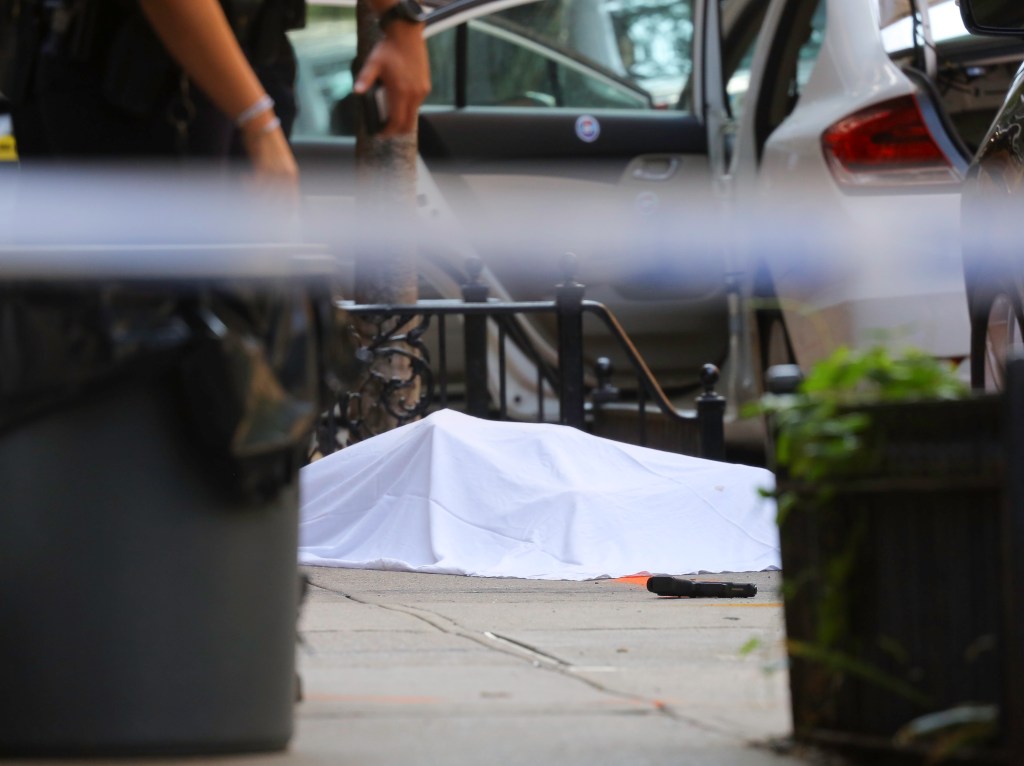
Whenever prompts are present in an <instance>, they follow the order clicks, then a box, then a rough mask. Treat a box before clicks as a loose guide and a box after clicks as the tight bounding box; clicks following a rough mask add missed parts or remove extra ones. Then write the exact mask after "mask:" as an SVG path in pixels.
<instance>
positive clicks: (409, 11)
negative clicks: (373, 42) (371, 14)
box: [378, 0, 427, 29]
mask: <svg viewBox="0 0 1024 766" xmlns="http://www.w3.org/2000/svg"><path fill="white" fill-rule="evenodd" d="M426 18H427V12H426V11H424V10H423V6H422V5H420V4H419V3H417V2H416V0H398V2H397V3H395V4H394V5H392V6H391V7H390V8H388V9H387V10H386V11H384V13H382V14H381V15H380V18H379V19H378V22H379V23H380V28H381V29H387V28H388V27H389V26H390V25H391V22H393V21H408V22H410V23H412V24H420V23H422V22H423V21H426Z"/></svg>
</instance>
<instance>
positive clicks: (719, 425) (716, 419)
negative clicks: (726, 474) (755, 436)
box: [697, 364, 725, 460]
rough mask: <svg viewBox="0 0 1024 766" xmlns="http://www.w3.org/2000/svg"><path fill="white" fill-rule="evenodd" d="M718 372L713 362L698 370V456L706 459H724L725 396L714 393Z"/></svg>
mask: <svg viewBox="0 0 1024 766" xmlns="http://www.w3.org/2000/svg"><path fill="white" fill-rule="evenodd" d="M719 377H720V373H719V371H718V368H717V367H715V365H713V364H705V365H704V367H703V369H701V372H700V382H701V385H702V386H704V393H703V394H701V395H700V396H698V397H697V425H698V427H699V428H700V456H701V457H703V458H707V459H708V460H724V459H725V397H724V396H719V395H718V394H716V393H715V384H716V383H717V382H718V379H719Z"/></svg>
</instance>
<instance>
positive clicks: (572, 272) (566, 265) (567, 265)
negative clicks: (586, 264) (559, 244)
mask: <svg viewBox="0 0 1024 766" xmlns="http://www.w3.org/2000/svg"><path fill="white" fill-rule="evenodd" d="M579 265H580V259H579V257H578V256H577V255H576V253H574V252H572V251H571V250H569V251H567V252H566V253H565V254H564V255H563V256H562V263H561V266H562V279H563V280H564V281H563V282H562V285H561V286H562V287H568V286H576V285H578V284H579V283H578V282H577V281H576V273H577V271H578V270H579Z"/></svg>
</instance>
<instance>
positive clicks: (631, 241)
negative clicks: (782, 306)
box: [294, 0, 729, 401]
mask: <svg viewBox="0 0 1024 766" xmlns="http://www.w3.org/2000/svg"><path fill="white" fill-rule="evenodd" d="M717 10H718V6H717V2H712V3H710V5H709V4H708V2H707V0H664V1H663V2H660V1H659V0H454V2H451V3H447V4H445V5H443V6H441V7H440V8H438V9H437V10H435V11H433V12H432V13H431V14H430V17H429V20H428V26H427V35H428V47H429V52H430V61H431V77H432V85H433V90H432V93H431V95H430V96H429V98H428V101H427V103H426V104H425V105H424V107H423V109H422V110H421V115H420V131H419V150H420V155H421V157H422V160H423V164H422V166H421V178H420V182H419V187H420V205H421V207H422V208H423V211H424V214H425V215H428V216H433V215H437V214H438V213H439V211H443V212H444V214H445V215H451V216H452V217H453V218H454V220H456V221H458V222H459V224H460V225H461V226H462V228H463V229H464V231H465V232H466V234H467V238H466V241H468V242H469V246H470V250H471V251H472V253H473V254H475V255H479V256H480V257H481V258H482V259H483V261H484V263H485V265H486V266H487V274H488V277H489V278H490V279H491V280H492V282H493V285H494V287H495V289H494V290H493V291H492V294H496V295H499V296H508V297H512V298H514V299H518V300H529V299H537V298H545V297H550V296H551V295H552V294H553V287H554V285H555V284H556V283H558V282H561V281H562V280H563V279H564V278H565V275H564V273H563V271H562V262H563V255H564V253H565V252H566V251H570V250H571V251H573V252H574V253H575V255H576V256H577V258H578V264H579V265H578V268H577V272H576V274H575V276H576V278H577V279H578V280H579V281H580V282H582V283H584V284H585V285H586V287H587V292H586V296H587V297H588V298H591V299H594V300H600V301H602V302H604V303H605V304H607V305H608V306H609V308H611V309H612V311H613V312H615V314H616V315H617V316H618V318H619V319H620V321H621V323H622V324H623V326H624V327H625V329H626V331H627V333H628V334H629V335H630V337H631V338H632V339H633V340H634V342H635V343H636V345H637V346H638V348H639V350H640V351H641V353H642V354H643V355H644V357H645V359H646V360H647V362H648V364H649V365H650V366H651V368H652V369H653V370H654V372H655V375H656V377H657V378H658V380H659V382H660V383H661V384H662V386H663V387H665V388H666V390H668V391H669V392H670V393H671V392H672V391H673V390H674V391H678V392H680V393H687V394H688V399H690V400H691V401H692V397H689V393H690V392H692V389H693V388H694V387H696V385H697V383H698V381H697V376H698V373H699V371H700V368H701V365H703V364H704V363H705V362H715V363H719V364H722V363H724V362H725V361H726V357H727V352H728V347H729V336H728V311H727V293H726V264H725V262H724V260H723V259H722V257H721V253H720V252H719V251H718V250H717V249H716V248H715V247H714V246H713V243H714V242H715V241H716V237H714V236H711V237H710V238H709V237H708V235H709V234H714V231H713V230H714V228H715V224H714V221H713V220H712V219H709V218H708V216H707V214H706V211H707V210H708V209H709V200H710V199H711V198H712V195H711V190H712V186H711V178H712V174H711V173H710V172H709V141H708V130H709V128H710V129H712V130H718V129H719V128H718V123H717V122H715V120H714V119H711V120H710V121H709V115H712V116H713V115H715V114H721V110H722V108H723V107H722V104H721V103H720V101H717V102H716V99H719V98H720V95H721V94H722V93H723V89H722V88H721V86H720V81H721V75H720V74H719V73H718V72H717V71H711V72H709V71H707V67H708V66H709V65H710V66H713V67H718V66H719V63H718V61H719V57H717V56H715V57H711V58H710V59H709V57H708V56H706V55H705V50H706V47H707V45H708V43H707V37H708V33H709V30H710V31H711V33H712V35H713V37H714V42H713V43H712V45H713V46H716V45H717V34H718V14H717ZM312 32H314V30H312V29H308V30H305V31H304V32H303V34H305V35H306V36H307V37H308V38H312V37H313V35H312V34H311V33H312ZM342 47H343V46H340V45H339V44H337V43H328V44H325V45H321V44H316V41H314V40H313V39H309V40H307V41H305V42H303V41H301V40H299V41H298V42H297V44H296V49H297V53H298V57H299V71H300V78H299V79H300V83H299V93H300V108H301V110H302V111H300V124H299V125H298V126H297V130H296V136H295V139H294V145H295V148H296V154H297V156H298V158H299V161H300V165H302V167H303V172H304V173H306V172H307V171H318V170H320V169H322V168H323V167H327V166H329V167H331V168H332V171H331V173H330V174H328V175H329V176H330V175H335V173H346V172H347V171H349V170H351V158H352V154H353V140H352V139H351V138H346V137H344V136H343V135H339V134H341V133H344V132H345V120H344V119H338V118H337V117H338V113H337V110H335V108H334V106H333V102H334V101H337V100H342V99H343V98H344V96H345V89H346V87H347V88H349V89H350V88H351V74H350V72H349V71H348V68H347V65H345V64H342V63H341V62H342V60H343V59H344V58H345V56H346V55H348V56H349V61H350V60H351V53H347V54H346V52H345V51H343V50H341V48H342ZM709 61H710V62H711V64H709V63H708V62H709ZM708 82H711V83H713V84H714V85H713V87H712V88H711V89H710V91H709V89H708ZM304 97H305V98H304ZM325 100H326V101H327V103H323V102H324V101H325ZM304 119H305V120H306V121H307V124H306V125H303V124H302V121H303V120H304ZM348 175H349V177H352V174H351V173H349V174H348ZM314 176H316V177H319V178H322V177H324V174H323V173H320V172H314ZM319 191H320V190H313V193H314V195H315V194H316V193H318V192H319ZM332 204H333V203H332ZM709 239H710V241H709ZM437 250H438V251H435V252H424V253H423V271H424V273H425V275H428V279H427V284H426V285H425V287H426V289H427V290H430V289H431V283H433V287H434V288H435V289H436V291H437V292H438V293H440V294H442V295H444V296H445V297H454V295H453V290H454V289H455V288H456V287H457V285H458V281H459V279H460V275H461V274H463V273H464V261H465V256H466V254H467V251H466V250H465V249H464V248H457V247H452V248H438V249H437ZM442 250H443V252H442ZM455 295H457V293H455ZM536 329H538V330H539V331H540V332H541V333H542V334H546V333H547V331H548V329H550V328H544V327H538V328H536ZM551 336H552V337H553V333H551ZM591 336H592V337H591ZM602 342H605V343H608V341H602V340H601V336H600V334H598V333H589V332H588V339H587V344H588V348H587V353H588V356H589V357H591V358H594V357H596V356H599V355H607V356H611V357H612V358H613V361H614V360H615V357H616V355H617V354H616V350H615V348H614V347H613V346H611V345H605V346H602ZM625 366H626V365H625V362H623V363H622V364H621V365H619V367H620V369H622V370H623V371H625ZM630 380H631V379H624V380H623V381H622V382H623V383H624V384H625V385H627V386H628V385H630ZM633 384H634V385H635V383H633Z"/></svg>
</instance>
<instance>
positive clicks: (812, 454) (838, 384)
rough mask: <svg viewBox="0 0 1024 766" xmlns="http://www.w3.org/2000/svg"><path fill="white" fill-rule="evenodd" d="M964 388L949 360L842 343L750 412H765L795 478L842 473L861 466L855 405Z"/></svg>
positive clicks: (779, 456) (780, 461)
mask: <svg viewBox="0 0 1024 766" xmlns="http://www.w3.org/2000/svg"><path fill="white" fill-rule="evenodd" d="M968 392H969V389H968V386H967V384H966V383H965V382H964V381H963V380H961V379H960V378H959V377H958V376H957V374H956V372H955V370H954V369H953V368H952V367H951V366H950V365H948V364H946V363H944V362H942V361H940V360H938V359H935V358H934V357H932V356H929V355H928V354H926V353H924V352H923V351H918V350H916V349H907V350H905V351H902V352H900V353H899V354H894V353H892V352H891V351H889V349H887V348H886V347H885V346H883V345H876V346H872V347H870V348H867V349H864V350H853V349H850V348H847V347H845V346H843V347H840V348H838V349H837V350H836V351H834V352H833V353H832V354H831V355H830V356H829V357H827V358H825V359H824V360H822V361H820V362H818V363H817V364H816V365H815V366H814V367H813V368H812V370H811V371H810V373H809V374H808V375H807V377H806V379H805V380H804V381H803V382H802V383H801V385H800V387H799V389H798V390H797V392H796V393H795V394H767V395H765V396H764V397H763V398H762V399H761V401H760V402H756V403H755V404H754V405H753V407H751V408H748V412H753V413H761V414H764V415H767V416H768V417H770V418H771V420H772V426H773V430H774V432H775V439H776V442H775V456H774V459H775V464H776V466H777V467H778V468H780V469H781V470H783V471H785V473H786V474H787V476H788V477H789V478H791V479H793V480H796V481H798V482H801V481H806V482H814V481H818V480H821V479H825V478H827V477H831V476H841V475H843V474H844V473H849V472H850V470H851V469H854V468H857V467H860V466H861V464H862V461H863V460H864V459H866V458H867V457H868V456H867V455H865V453H864V452H863V447H864V442H863V434H864V433H865V432H866V431H867V429H868V427H869V425H870V417H869V416H868V415H867V414H865V413H864V412H863V411H860V410H858V409H857V408H858V406H861V405H865V404H876V403H879V402H906V401H916V400H924V399H931V400H936V399H959V398H962V397H964V396H966V395H967V394H968Z"/></svg>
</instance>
